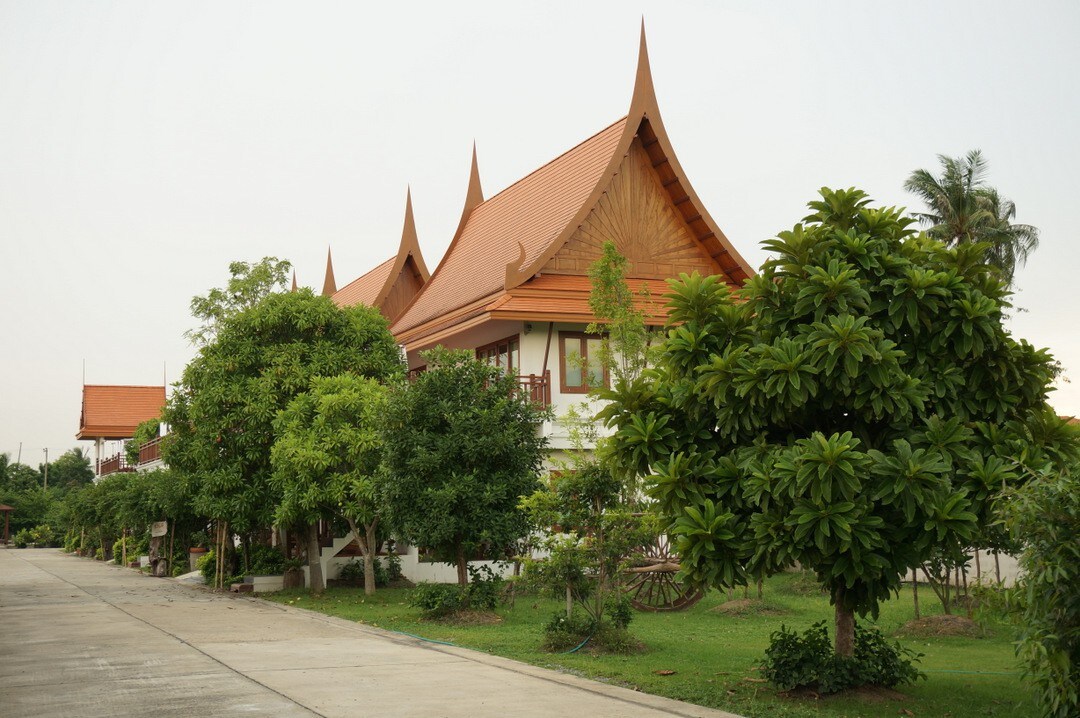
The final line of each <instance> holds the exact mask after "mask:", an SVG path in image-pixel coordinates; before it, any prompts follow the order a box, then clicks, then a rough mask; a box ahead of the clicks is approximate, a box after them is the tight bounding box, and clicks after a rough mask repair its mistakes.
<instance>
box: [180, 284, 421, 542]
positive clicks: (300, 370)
mask: <svg viewBox="0 0 1080 718" xmlns="http://www.w3.org/2000/svg"><path fill="white" fill-rule="evenodd" d="M402 371H403V369H402V363H401V358H400V354H399V352H398V348H397V346H396V344H395V343H394V339H393V337H392V336H391V334H390V332H389V330H388V329H387V324H386V320H385V319H384V318H383V317H382V316H381V315H380V314H379V313H378V311H377V310H373V309H371V308H368V307H359V306H358V307H350V308H346V309H342V308H339V307H337V306H336V305H335V304H334V303H333V302H332V301H330V299H329V298H328V297H316V296H314V295H313V294H312V293H311V291H310V290H301V291H298V292H288V293H275V294H269V295H267V296H265V297H263V298H262V299H261V300H259V301H258V302H257V303H255V304H253V305H252V306H250V307H248V308H246V309H243V310H240V311H239V312H237V313H235V314H230V315H228V316H225V317H224V318H223V319H222V320H221V321H220V322H219V323H218V325H217V328H216V334H215V335H214V337H213V339H212V340H211V341H209V342H208V343H207V344H205V345H204V346H203V347H201V348H200V350H199V353H198V355H197V356H196V357H195V359H193V360H192V361H191V363H190V364H188V366H187V368H186V369H185V370H184V374H183V378H182V379H181V381H180V382H179V384H178V385H177V388H176V391H175V392H174V393H173V396H172V397H171V398H170V400H169V402H168V404H167V405H166V408H165V411H164V419H165V421H167V423H168V424H169V426H170V428H171V433H170V435H169V437H168V439H167V440H166V441H165V442H164V445H163V447H162V451H163V458H164V459H165V461H166V463H167V464H168V465H169V466H170V467H171V468H173V469H175V470H179V471H181V472H184V473H186V474H189V475H194V476H197V477H198V479H199V484H200V488H199V494H198V496H197V497H196V501H195V508H196V510H197V511H198V512H199V513H201V514H203V515H206V516H210V517H212V518H214V519H215V520H217V521H219V522H224V523H227V526H228V528H229V529H230V530H231V531H235V532H236V533H239V534H240V535H241V536H242V537H244V536H250V535H251V534H252V532H254V531H256V530H258V529H263V528H266V527H268V526H270V525H271V522H272V521H273V519H274V516H275V512H276V509H277V506H278V503H279V501H280V499H281V495H280V493H279V492H277V491H275V490H274V487H273V484H272V483H271V481H270V477H271V463H270V451H271V447H272V446H273V444H274V441H275V438H276V437H275V434H274V420H275V419H276V417H277V414H278V412H279V411H281V410H282V409H284V408H285V407H286V406H287V405H288V403H289V402H290V401H291V400H292V399H293V397H295V396H296V395H297V394H299V393H301V392H303V391H305V390H307V388H308V387H309V386H310V384H311V379H312V378H313V377H316V376H334V375H337V374H343V373H353V374H356V375H359V376H369V377H379V378H388V377H394V376H399V375H401V373H402ZM308 533H309V535H308V551H309V553H316V554H317V553H318V546H317V541H316V540H315V535H314V534H315V527H314V526H312V527H310V529H309V532H308ZM245 540H246V539H245Z"/></svg>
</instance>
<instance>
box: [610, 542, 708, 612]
mask: <svg viewBox="0 0 1080 718" xmlns="http://www.w3.org/2000/svg"><path fill="white" fill-rule="evenodd" d="M635 559H637V560H638V562H639V563H641V565H640V566H635V567H634V568H630V569H627V572H626V573H627V575H628V576H629V580H628V581H627V583H626V587H625V589H624V591H625V593H626V595H627V596H629V597H630V603H631V604H632V605H633V606H634V608H636V609H638V610H639V611H681V610H683V609H684V608H689V607H690V606H693V605H694V604H695V603H697V602H698V601H700V600H701V598H702V596H704V595H705V592H704V591H702V590H701V589H696V588H693V587H691V586H688V585H687V584H685V583H683V582H681V581H678V580H676V578H675V574H676V573H678V571H679V557H678V556H677V555H676V554H675V552H674V551H673V549H672V547H671V544H670V542H669V541H668V538H667V536H658V537H657V538H656V540H655V541H654V542H653V543H651V544H649V545H647V546H643V547H642V550H641V554H640V555H639V556H636V557H635Z"/></svg>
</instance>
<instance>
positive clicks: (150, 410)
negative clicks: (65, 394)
mask: <svg viewBox="0 0 1080 718" xmlns="http://www.w3.org/2000/svg"><path fill="white" fill-rule="evenodd" d="M164 406H165V387H164V385H162V386H103V385H93V384H85V385H83V395H82V412H81V413H80V415H79V431H78V432H77V433H76V434H75V438H76V439H79V440H80V441H93V442H94V467H95V468H94V471H95V473H96V474H97V475H98V476H99V477H101V476H105V475H106V474H111V473H114V472H117V471H134V470H135V469H136V465H129V464H128V462H127V460H126V459H125V457H124V452H123V450H122V447H121V450H118V451H117V452H116V454H115V455H113V456H109V457H105V456H103V454H104V451H105V442H106V441H112V442H122V441H127V440H128V439H130V438H131V437H132V436H134V435H135V429H136V427H138V426H139V424H141V423H143V422H144V421H149V420H150V419H156V418H158V417H159V416H160V415H161V409H162V407H164ZM144 456H145V461H144V460H143V459H144ZM160 460H161V454H160V447H159V445H158V443H157V442H151V445H149V446H144V447H142V448H140V457H139V462H138V464H139V465H141V464H152V463H154V462H160Z"/></svg>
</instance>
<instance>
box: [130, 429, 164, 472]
mask: <svg viewBox="0 0 1080 718" xmlns="http://www.w3.org/2000/svg"><path fill="white" fill-rule="evenodd" d="M160 434H161V420H160V419H147V420H146V421H144V422H142V423H140V424H139V425H138V426H136V427H135V432H134V433H133V435H132V437H131V439H130V440H129V441H127V443H125V444H124V456H125V457H126V458H127V462H128V465H129V466H135V465H136V464H138V463H139V449H141V448H142V445H143V444H145V443H146V442H148V441H152V440H153V439H156V438H158V436H159V435H160Z"/></svg>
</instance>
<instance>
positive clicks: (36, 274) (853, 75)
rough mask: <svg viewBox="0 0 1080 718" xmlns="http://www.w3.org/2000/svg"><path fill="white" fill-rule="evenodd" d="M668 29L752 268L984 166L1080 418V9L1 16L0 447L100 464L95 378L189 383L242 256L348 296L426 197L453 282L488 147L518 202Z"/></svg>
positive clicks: (493, 186) (925, 6)
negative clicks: (195, 318) (948, 172)
mask: <svg viewBox="0 0 1080 718" xmlns="http://www.w3.org/2000/svg"><path fill="white" fill-rule="evenodd" d="M642 15H644V16H645V20H646V24H647V30H648V38H649V49H650V55H651V59H652V69H653V77H654V80H655V83H656V87H657V95H658V97H659V101H660V107H661V110H662V112H663V114H664V120H665V124H666V126H667V129H668V131H669V134H670V135H671V139H672V142H673V143H674V146H675V149H676V152H677V153H678V154H679V158H680V161H681V163H682V165H683V168H684V169H685V170H686V172H687V174H688V175H689V178H690V180H691V182H692V183H693V185H694V187H695V189H696V190H697V192H698V195H699V196H700V197H701V199H702V201H704V202H705V204H706V205H707V206H708V207H709V210H710V212H711V213H712V215H713V217H714V218H715V219H716V221H717V222H718V223H719V225H720V226H721V227H722V228H723V229H724V231H725V233H726V234H727V235H728V237H729V238H730V239H731V240H732V242H734V243H735V245H736V246H737V247H738V248H739V250H740V251H741V252H742V253H743V255H744V256H745V257H746V258H747V259H748V260H749V261H750V262H751V263H752V264H753V265H755V266H757V265H758V264H760V263H761V261H763V259H764V253H763V252H762V251H761V250H760V249H759V243H760V242H761V241H762V240H765V239H768V238H769V237H772V236H773V235H774V234H775V233H776V232H778V231H780V230H782V229H785V228H789V227H790V226H791V225H792V224H793V223H795V222H796V221H798V219H799V218H800V217H802V216H803V215H804V214H805V211H804V208H805V207H804V206H805V203H806V202H807V201H809V200H811V199H812V198H813V197H814V196H815V192H816V190H817V189H818V188H819V187H821V186H822V185H831V186H844V187H846V186H852V185H855V186H859V187H861V188H863V189H865V190H867V191H868V192H870V194H871V195H872V196H873V197H874V198H875V199H877V200H879V201H880V202H881V203H884V204H900V205H907V206H911V207H913V208H917V203H916V201H915V200H914V198H912V197H910V196H909V195H907V194H905V193H904V191H903V189H902V184H903V181H904V178H905V177H906V176H907V175H908V174H909V173H910V172H911V171H912V170H913V169H915V168H918V167H925V168H928V169H936V168H937V159H936V155H937V154H939V153H943V154H948V155H959V154H962V153H965V152H967V151H968V150H970V149H973V148H981V149H982V150H983V152H984V153H985V155H986V157H987V158H988V159H989V160H990V164H991V184H993V185H995V186H996V187H998V189H999V190H1001V192H1002V193H1003V194H1004V195H1005V196H1007V197H1009V198H1011V199H1013V200H1014V201H1015V202H1016V205H1017V207H1018V210H1019V212H1018V221H1021V222H1027V223H1031V224H1034V225H1036V226H1038V227H1039V228H1040V229H1041V230H1042V246H1041V248H1040V249H1039V251H1038V252H1037V253H1036V254H1035V256H1034V258H1033V260H1032V261H1031V262H1030V263H1029V264H1028V266H1027V267H1026V268H1025V269H1024V270H1022V271H1021V272H1020V273H1019V276H1018V281H1019V289H1020V293H1019V295H1018V297H1017V299H1016V302H1017V304H1018V305H1019V306H1021V307H1023V308H1024V309H1025V310H1026V312H1024V313H1022V314H1019V315H1018V316H1017V317H1016V318H1015V319H1014V320H1013V321H1012V330H1013V332H1014V333H1015V334H1016V335H1017V336H1021V337H1026V338H1027V339H1029V340H1030V341H1031V342H1033V343H1034V344H1036V345H1039V346H1048V347H1050V349H1051V350H1052V351H1053V352H1054V354H1055V355H1056V356H1057V357H1058V358H1059V359H1060V360H1061V361H1062V363H1063V364H1064V365H1065V367H1066V370H1067V372H1068V373H1069V374H1070V375H1071V376H1072V377H1073V379H1074V383H1072V384H1069V383H1062V384H1060V388H1059V391H1058V392H1056V394H1055V396H1054V397H1053V403H1054V405H1055V407H1056V408H1057V409H1058V411H1059V412H1061V413H1069V414H1072V413H1080V329H1078V328H1077V321H1076V310H1075V301H1074V299H1073V296H1074V295H1075V292H1076V284H1075V283H1076V281H1077V280H1076V275H1077V270H1078V269H1080V242H1078V241H1077V237H1076V233H1075V232H1076V231H1075V228H1074V227H1075V222H1076V220H1075V214H1074V213H1075V209H1076V202H1075V194H1076V182H1077V180H1076V174H1077V167H1080V139H1078V133H1077V118H1078V117H1080V93H1078V91H1077V90H1078V86H1077V79H1076V77H1077V74H1078V71H1080V42H1077V39H1076V38H1077V36H1078V35H1080V3H1076V2H1032V3H1023V4H1020V3H1002V2H989V1H987V0H983V1H981V2H950V3H942V2H936V1H935V2H909V1H905V2H873V3H867V2H815V3H804V2H770V3H759V2H686V3H679V4H678V5H676V3H670V2H656V3H650V2H627V1H625V0H620V1H618V2H603V3H601V2H581V1H580V0H579V1H577V2H570V3H567V2H543V3H531V4H524V3H507V2H498V3H484V4H481V3H470V4H465V3H443V2H439V3H416V2H413V3H357V2H347V3H333V2H328V3H318V4H314V3H274V2H258V3H254V2H251V3H246V2H245V3H220V2H183V3H164V2H160V3H143V2H125V3H113V2H94V3H74V2H50V1H47V0H26V1H24V2H14V1H12V0H0V272H2V275H0V332H2V334H0V336H2V337H3V339H2V341H0V451H7V452H11V453H12V458H13V459H14V458H15V456H14V455H15V453H16V452H17V451H18V448H19V443H20V442H22V456H23V461H24V462H26V463H34V464H36V463H37V462H39V461H40V460H41V459H42V457H43V455H42V448H44V447H49V449H50V455H51V456H56V455H58V454H59V453H60V452H61V451H63V450H66V449H67V448H70V447H72V446H75V445H77V442H76V441H75V439H74V435H75V432H76V430H77V429H78V420H79V410H80V399H81V394H80V392H81V384H82V367H83V360H85V362H86V381H87V383H92V384H153V383H160V382H161V378H162V374H163V367H166V368H167V375H168V379H169V381H170V382H171V381H174V380H175V379H177V378H178V376H179V374H180V372H181V370H182V368H183V366H184V364H185V363H186V361H187V360H188V359H189V358H190V357H191V356H192V350H191V348H190V347H189V346H188V344H187V342H186V341H185V340H184V338H183V336H182V334H183V332H184V331H185V330H186V329H188V328H190V327H191V326H192V321H191V318H190V315H189V311H188V303H189V301H190V299H191V297H192V296H193V295H195V294H201V293H204V292H205V291H206V290H207V289H208V288H209V287H211V286H220V285H221V284H223V283H224V281H225V280H226V278H227V265H228V263H229V262H230V261H233V260H245V261H254V260H257V259H259V258H261V257H263V256H266V255H276V256H278V257H282V258H286V259H289V260H290V261H292V262H293V263H294V264H295V265H296V267H297V270H298V273H299V278H300V281H301V283H302V284H307V285H310V286H316V287H321V282H322V275H323V269H324V266H325V258H326V249H327V246H328V245H330V246H332V248H333V252H334V267H335V270H336V273H337V278H338V284H339V286H341V285H343V284H344V283H345V282H347V281H349V280H351V279H353V278H355V277H356V276H358V275H359V274H361V273H363V272H365V271H367V270H368V269H370V268H371V267H373V266H374V265H375V264H377V263H378V262H380V261H382V260H384V259H385V258H387V257H388V256H390V255H391V254H392V253H393V252H394V251H395V249H396V247H397V242H398V239H399V237H400V232H401V221H402V211H403V207H404V200H405V189H406V186H407V185H409V184H410V183H411V185H412V191H413V201H414V207H415V211H416V220H417V226H418V231H419V234H420V243H421V246H422V248H423V251H424V254H425V257H426V259H427V263H428V266H429V267H430V268H432V269H434V267H435V266H436V264H438V261H439V259H440V258H441V257H442V254H443V252H444V251H445V249H446V247H447V245H448V244H449V241H450V239H451V236H452V233H453V231H454V228H455V227H456V225H457V222H458V218H459V215H460V208H461V203H462V202H463V200H464V195H465V188H466V179H467V176H468V162H469V155H470V152H471V148H472V142H473V140H474V139H475V140H476V142H477V146H478V152H479V159H480V172H481V177H482V179H483V185H484V189H485V192H486V194H487V196H491V195H492V194H494V193H495V192H496V191H498V190H500V189H502V188H504V187H505V186H507V185H508V184H510V183H511V182H513V181H515V180H516V179H518V178H520V177H521V176H523V175H525V174H527V173H528V172H530V171H532V170H533V169H535V168H536V167H537V166H539V165H541V164H543V163H545V162H547V161H548V160H549V159H551V158H553V157H554V156H556V155H557V154H559V153H561V152H562V151H564V150H566V149H568V148H569V147H571V146H572V145H574V144H576V143H578V142H579V141H581V140H583V139H585V138H586V137H588V136H590V135H591V134H593V133H594V132H596V131H598V130H599V129H601V128H603V127H605V126H606V125H608V124H609V123H611V122H612V121H614V120H616V119H618V118H619V117H621V116H622V115H623V114H625V113H626V110H627V107H628V105H629V100H630V92H631V89H632V85H633V78H634V66H635V62H636V59H637V45H638V27H639V23H640V21H641V17H642ZM83 445H84V446H86V447H87V448H90V444H89V443H85V444H83Z"/></svg>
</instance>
